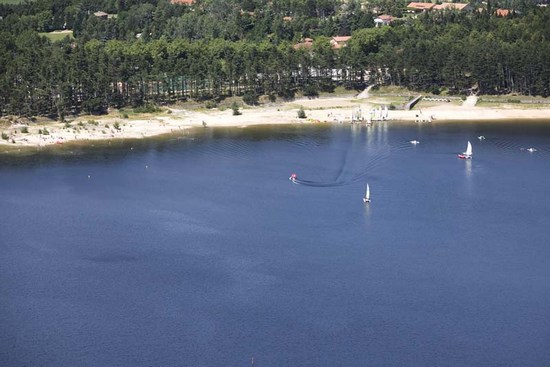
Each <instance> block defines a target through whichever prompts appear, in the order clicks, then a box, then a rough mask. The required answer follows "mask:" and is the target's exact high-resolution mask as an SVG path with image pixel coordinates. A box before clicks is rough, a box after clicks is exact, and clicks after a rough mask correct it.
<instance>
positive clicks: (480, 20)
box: [0, 0, 550, 119]
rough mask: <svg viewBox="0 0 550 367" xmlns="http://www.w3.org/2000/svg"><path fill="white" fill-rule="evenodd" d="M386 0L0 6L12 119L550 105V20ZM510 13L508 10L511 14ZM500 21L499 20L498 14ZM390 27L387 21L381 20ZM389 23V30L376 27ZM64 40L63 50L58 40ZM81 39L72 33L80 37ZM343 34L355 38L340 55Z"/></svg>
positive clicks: (478, 6)
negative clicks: (133, 110) (279, 107)
mask: <svg viewBox="0 0 550 367" xmlns="http://www.w3.org/2000/svg"><path fill="white" fill-rule="evenodd" d="M407 4H408V2H404V1H399V0H397V1H392V0H377V1H369V2H359V1H356V0H350V1H342V0H273V1H259V0H196V1H192V0H190V1H187V2H186V3H185V4H172V3H171V2H170V1H169V0H149V1H144V0H99V1H93V0H37V1H25V2H23V3H21V4H4V5H0V116H2V115H24V116H38V115H43V116H51V117H54V118H60V119H63V118H64V117H65V116H68V115H71V114H77V113H80V112H86V113H95V114H100V113H105V112H106V111H107V110H108V108H110V107H115V108H120V107H123V106H133V107H136V106H143V105H146V106H147V105H153V104H164V103H172V102H176V101H179V100H186V99H195V100H202V101H207V100H219V99H221V98H224V97H227V96H233V95H242V96H244V100H245V101H246V102H247V103H250V104H254V103H256V101H257V99H258V96H260V95H266V96H269V97H270V98H271V99H274V98H277V97H279V98H284V99H291V98H293V96H294V95H295V93H297V92H300V93H303V94H304V95H307V96H315V95H317V94H318V93H319V92H324V91H332V90H334V88H335V87H336V86H339V85H342V86H345V87H346V88H349V89H361V88H364V87H365V86H366V85H369V84H374V83H376V84H391V85H398V86H403V87H406V88H410V89H412V90H419V91H428V92H430V93H434V94H438V93H441V92H443V91H444V92H445V93H450V94H465V93H468V92H470V91H472V90H473V91H476V92H478V93H484V94H507V93H519V94H526V95H541V96H545V97H546V96H548V95H550V9H549V8H547V7H546V6H545V5H546V4H544V3H542V4H541V3H540V1H538V2H537V1H534V0H523V1H521V0H508V1H501V2H497V1H491V2H483V3H481V2H479V3H475V2H474V3H470V6H471V8H472V11H458V10H455V9H448V10H439V11H426V12H421V13H418V14H412V13H411V12H410V11H408V10H407ZM502 9H505V10H506V11H505V12H503V11H502ZM497 10H498V11H497ZM382 14H384V15H391V16H392V21H391V23H390V24H384V25H380V24H375V21H374V19H375V18H376V17H377V16H379V15H382ZM376 25H378V26H376ZM62 30H65V31H66V32H67V33H61V34H62V35H63V34H66V37H65V38H62V39H60V40H53V39H52V37H51V36H50V35H51V34H52V33H48V32H52V31H62ZM68 31H71V32H68ZM334 36H351V38H350V39H349V40H348V41H347V43H346V44H345V45H343V46H342V47H334V44H331V38H332V37H334Z"/></svg>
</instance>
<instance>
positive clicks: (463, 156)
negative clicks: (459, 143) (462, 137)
mask: <svg viewBox="0 0 550 367" xmlns="http://www.w3.org/2000/svg"><path fill="white" fill-rule="evenodd" d="M458 158H460V159H472V143H470V141H468V147H467V148H466V151H465V152H464V153H462V154H459V155H458Z"/></svg>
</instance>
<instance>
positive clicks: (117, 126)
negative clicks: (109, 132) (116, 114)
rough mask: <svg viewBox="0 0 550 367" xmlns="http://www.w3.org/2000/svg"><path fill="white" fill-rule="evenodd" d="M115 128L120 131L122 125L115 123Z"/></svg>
mask: <svg viewBox="0 0 550 367" xmlns="http://www.w3.org/2000/svg"><path fill="white" fill-rule="evenodd" d="M113 127H114V128H115V129H117V130H120V124H119V123H118V122H115V123H114V124H113Z"/></svg>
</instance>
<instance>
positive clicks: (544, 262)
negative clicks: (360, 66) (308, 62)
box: [0, 122, 550, 366]
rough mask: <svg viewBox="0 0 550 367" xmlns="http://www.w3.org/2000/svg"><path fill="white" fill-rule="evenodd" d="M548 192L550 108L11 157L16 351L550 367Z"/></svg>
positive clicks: (99, 360) (7, 164) (5, 359)
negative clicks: (526, 115) (464, 119)
mask: <svg viewBox="0 0 550 367" xmlns="http://www.w3.org/2000/svg"><path fill="white" fill-rule="evenodd" d="M479 135H484V136H485V137H486V139H485V140H478V139H477V137H478V136H479ZM413 139H418V140H419V141H420V144H418V145H413V144H410V143H409V141H410V140H413ZM468 140H470V141H471V142H472V145H473V151H474V158H473V159H472V160H460V159H458V158H457V153H460V152H462V151H464V150H465V149H466V144H467V141H468ZM529 147H536V148H537V151H536V152H533V153H530V152H528V151H526V150H525V148H529ZM291 173H296V174H297V175H298V179H299V180H298V181H297V183H292V182H291V181H289V180H288V177H289V176H290V174H291ZM367 183H369V185H370V188H371V199H372V201H371V203H370V204H364V203H363V201H362V197H363V195H364V192H365V186H366V184H367ZM549 188H550V124H547V123H546V124H545V123H538V122H529V123H526V122H524V123H520V122H515V123H494V122H491V123H468V124H460V123H446V124H433V125H415V124H406V123H396V122H390V123H387V124H380V125H375V126H373V127H370V128H367V127H364V126H351V127H350V126H349V125H337V126H331V125H320V126H311V125H295V126H269V127H248V128H244V129H238V128H231V129H221V128H220V129H210V128H208V129H203V130H197V131H194V132H191V133H190V134H187V135H180V136H177V135H174V136H170V137H165V138H162V139H155V140H144V141H127V142H117V143H115V142H113V143H112V144H108V143H105V144H103V145H102V146H99V144H98V145H96V146H95V147H88V148H84V147H76V146H72V147H71V146H67V147H63V148H62V149H54V150H51V151H43V152H41V153H38V154H31V155H24V156H1V158H0V329H1V330H2V332H1V333H0V365H1V366H251V365H252V358H253V359H254V365H255V366H550V239H549V235H550V209H549V208H550V195H548V193H549Z"/></svg>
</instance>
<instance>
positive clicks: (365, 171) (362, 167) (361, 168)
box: [291, 144, 411, 187]
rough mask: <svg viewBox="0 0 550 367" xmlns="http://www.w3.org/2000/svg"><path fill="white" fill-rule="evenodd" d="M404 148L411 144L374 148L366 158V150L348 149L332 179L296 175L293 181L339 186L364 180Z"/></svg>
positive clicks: (305, 184)
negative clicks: (314, 178) (313, 178)
mask: <svg viewBox="0 0 550 367" xmlns="http://www.w3.org/2000/svg"><path fill="white" fill-rule="evenodd" d="M404 149H411V148H410V144H400V145H398V146H390V145H384V146H382V147H379V148H378V149H376V150H374V151H373V152H372V154H370V155H368V156H367V158H366V159H364V158H359V157H365V156H364V152H351V151H350V150H347V151H346V152H345V154H344V156H343V158H342V161H341V164H340V167H339V168H338V171H337V173H336V176H335V178H334V180H332V181H312V180H303V179H299V178H297V177H295V178H294V179H291V181H292V182H293V183H295V184H297V185H303V186H310V187H338V186H346V185H351V184H355V183H357V182H363V181H365V179H366V178H368V177H369V176H373V175H374V174H376V173H377V172H378V171H379V170H380V169H381V168H382V167H384V166H386V163H387V161H388V160H389V158H390V157H391V155H392V153H395V152H396V151H401V150H404Z"/></svg>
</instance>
